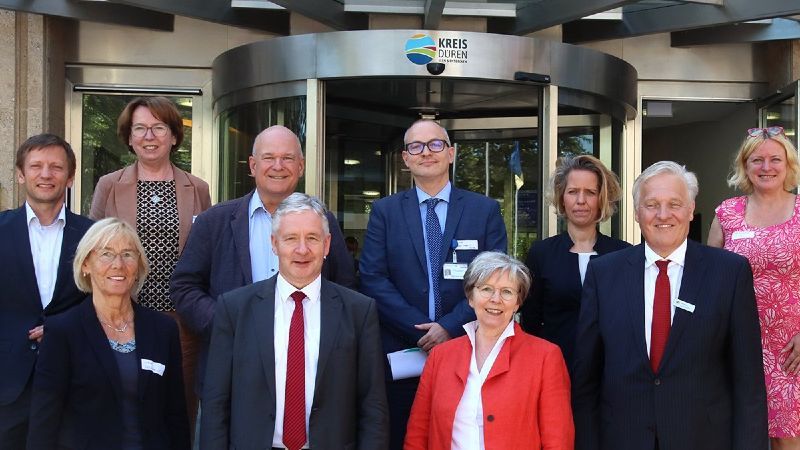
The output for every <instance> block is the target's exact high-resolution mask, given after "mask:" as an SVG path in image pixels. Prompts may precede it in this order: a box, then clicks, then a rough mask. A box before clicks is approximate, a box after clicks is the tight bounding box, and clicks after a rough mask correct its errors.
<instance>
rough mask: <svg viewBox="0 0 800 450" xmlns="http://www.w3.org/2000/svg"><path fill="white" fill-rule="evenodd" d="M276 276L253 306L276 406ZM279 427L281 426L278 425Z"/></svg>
mask: <svg viewBox="0 0 800 450" xmlns="http://www.w3.org/2000/svg"><path fill="white" fill-rule="evenodd" d="M276 279H277V278H276V277H275V276H273V277H271V278H269V279H267V280H266V283H264V289H263V290H262V291H261V292H259V293H258V299H257V300H256V301H255V302H254V304H253V317H252V323H253V324H255V330H256V338H257V339H258V343H257V344H256V345H257V347H258V353H259V355H260V356H261V365H262V366H263V368H264V377H265V378H266V380H267V386H269V395H270V396H271V399H272V404H273V405H274V404H275V280H276ZM276 426H279V425H276Z"/></svg>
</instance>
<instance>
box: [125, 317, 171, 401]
mask: <svg viewBox="0 0 800 450" xmlns="http://www.w3.org/2000/svg"><path fill="white" fill-rule="evenodd" d="M141 309H142V308H141V307H140V306H139V305H138V304H136V303H134V304H133V311H134V314H135V316H134V317H135V321H136V356H137V358H136V359H137V366H140V364H141V363H140V361H141V360H142V358H147V359H150V360H153V359H152V358H153V356H154V355H155V353H156V352H155V350H156V341H155V339H156V335H158V334H159V332H158V330H156V328H155V324H154V323H153V322H151V321H149V320H147V319H142V318H141V315H140V314H139V312H140V311H141ZM153 361H154V362H157V363H161V364H164V363H165V362H166V361H155V360H153ZM136 369H137V370H139V367H137V368H136ZM137 378H138V384H137V385H138V393H139V399H142V398H144V394H145V392H146V390H147V385H148V381H149V380H150V378H151V377H150V376H148V374H147V373H146V372H141V371H140V372H139V376H138V377H137Z"/></svg>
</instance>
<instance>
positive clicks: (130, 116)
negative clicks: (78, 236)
mask: <svg viewBox="0 0 800 450" xmlns="http://www.w3.org/2000/svg"><path fill="white" fill-rule="evenodd" d="M117 134H118V135H119V138H120V140H122V142H124V143H125V144H126V145H127V146H128V150H130V151H131V153H134V154H135V155H136V162H134V163H133V164H131V165H129V166H127V167H124V168H122V169H120V170H117V171H116V172H112V173H109V174H107V175H104V176H103V177H102V178H100V180H99V181H98V182H97V186H96V187H95V190H94V196H93V197H92V208H91V211H90V212H89V217H91V218H92V219H94V220H100V219H103V218H105V217H118V218H120V219H122V220H124V221H125V222H128V224H130V225H131V226H132V227H134V228H135V229H136V231H137V233H138V234H139V239H140V240H141V241H142V245H143V246H144V250H145V253H146V255H147V259H148V261H150V274H149V276H148V278H147V280H145V283H144V285H143V286H142V289H141V291H140V292H139V294H138V298H137V301H138V302H139V304H141V305H144V306H147V307H148V308H152V309H154V310H156V311H162V312H165V313H167V314H169V315H171V316H172V317H173V318H174V319H175V320H176V321H177V322H178V325H179V329H180V333H181V347H182V348H183V364H184V367H183V376H184V382H185V384H186V392H185V393H184V394H185V395H186V399H187V410H188V411H189V417H190V421H191V422H193V421H194V418H195V415H196V414H197V397H196V396H195V393H194V376H195V371H196V367H197V355H198V351H199V348H198V347H199V345H200V343H199V338H198V337H197V335H195V334H194V333H192V332H191V331H190V330H189V329H188V328H187V327H185V326H183V324H182V323H181V320H180V318H179V317H178V315H177V314H176V313H175V308H174V306H173V305H172V302H171V301H170V299H169V279H170V277H171V276H172V272H173V271H174V270H175V265H176V264H177V262H178V257H179V256H180V254H181V252H182V251H183V246H184V245H185V244H186V239H187V238H188V237H189V230H190V229H191V227H192V223H194V218H195V217H197V216H198V215H199V214H200V213H201V212H203V211H205V210H207V209H208V208H209V207H210V206H211V198H210V196H209V193H208V184H207V183H206V182H205V181H203V180H201V179H200V178H198V177H196V176H194V175H192V174H190V173H188V172H185V171H183V170H181V169H179V168H178V167H177V166H176V165H175V164H172V162H170V155H171V154H172V153H174V152H176V151H177V150H178V147H180V145H181V142H183V119H182V118H181V115H180V112H178V109H177V108H176V107H175V104H174V103H172V101H171V100H169V99H168V98H166V97H138V98H135V99H133V100H131V101H130V102H129V103H128V105H127V106H125V109H124V110H123V111H122V113H121V114H120V116H119V119H118V121H117Z"/></svg>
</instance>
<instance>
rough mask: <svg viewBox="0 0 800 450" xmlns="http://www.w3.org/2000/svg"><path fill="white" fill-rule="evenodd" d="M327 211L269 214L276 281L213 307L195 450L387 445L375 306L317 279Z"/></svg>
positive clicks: (303, 207)
mask: <svg viewBox="0 0 800 450" xmlns="http://www.w3.org/2000/svg"><path fill="white" fill-rule="evenodd" d="M328 227H329V223H328V219H327V216H326V214H325V207H324V206H323V205H322V204H321V203H320V202H319V200H317V199H315V198H313V197H309V196H307V195H305V194H300V193H295V194H292V195H291V196H289V197H288V198H287V199H286V200H285V201H284V202H283V203H281V205H280V206H279V207H278V209H277V210H276V211H275V214H274V220H273V222H272V236H271V240H272V249H273V251H274V252H275V254H277V255H278V261H279V272H278V274H277V275H275V276H273V277H271V278H269V279H267V280H264V281H260V282H257V283H254V284H252V285H249V286H245V287H243V288H240V289H236V290H234V291H232V292H229V293H226V294H222V295H221V296H220V299H219V301H218V302H217V312H216V314H215V318H214V331H213V334H212V339H211V349H210V352H209V361H210V363H209V366H208V373H207V374H206V384H205V390H204V395H203V413H202V419H201V420H202V425H201V427H200V447H201V449H203V450H206V449H228V448H237V449H263V448H270V447H272V448H286V449H289V450H299V449H300V448H303V447H305V448H313V449H320V450H326V449H329V450H342V449H349V450H356V449H361V450H382V449H385V448H386V446H387V441H388V412H387V406H386V394H385V392H384V384H383V355H382V353H381V347H380V336H379V334H378V316H377V312H376V307H375V301H374V300H372V299H370V298H367V297H365V296H363V295H361V294H359V293H357V292H354V291H351V290H349V289H346V288H343V287H341V286H339V285H337V284H334V283H331V282H330V281H327V280H325V279H324V278H322V277H321V275H320V274H321V271H322V265H323V260H324V258H325V256H326V255H327V254H328V250H329V248H330V245H331V236H330V232H329V228H328Z"/></svg>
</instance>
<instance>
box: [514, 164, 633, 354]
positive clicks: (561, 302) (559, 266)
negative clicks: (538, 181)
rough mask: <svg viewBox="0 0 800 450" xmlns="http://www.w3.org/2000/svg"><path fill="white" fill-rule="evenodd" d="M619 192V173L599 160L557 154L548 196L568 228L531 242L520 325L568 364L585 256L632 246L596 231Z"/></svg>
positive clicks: (612, 211)
mask: <svg viewBox="0 0 800 450" xmlns="http://www.w3.org/2000/svg"><path fill="white" fill-rule="evenodd" d="M619 196H620V187H619V181H617V176H616V175H615V174H614V173H613V172H611V171H610V170H608V168H606V166H605V165H604V164H603V163H602V162H601V161H600V160H599V159H597V158H595V157H594V156H590V155H579V156H575V157H571V158H563V159H561V160H560V161H559V163H558V164H557V166H556V170H555V171H554V172H553V175H552V176H551V177H550V201H551V202H552V204H553V206H554V207H555V208H556V211H557V212H558V214H559V215H560V216H561V217H564V218H565V219H566V222H567V229H566V231H564V232H563V233H561V234H559V235H557V236H553V237H550V238H548V239H545V240H542V241H538V242H535V243H534V244H533V245H532V246H531V248H530V251H529V252H528V258H527V259H526V261H525V264H526V265H527V266H528V268H529V269H530V271H531V275H532V276H533V286H532V288H531V291H530V294H529V295H528V299H527V301H526V302H525V306H524V307H523V308H522V310H521V313H522V328H523V329H524V330H525V331H527V332H528V333H531V334H533V335H535V336H539V337H541V338H544V339H547V340H548V341H550V342H553V343H555V344H558V346H559V347H561V351H562V352H563V353H564V359H565V360H566V361H567V366H568V367H570V368H571V367H572V355H573V350H574V348H575V332H576V327H577V323H578V312H579V310H580V300H581V292H582V289H583V279H584V277H585V275H586V268H587V266H588V264H589V260H590V259H591V258H594V257H597V256H600V255H604V254H606V253H610V252H613V251H616V250H620V249H623V248H625V247H628V246H630V244H628V243H627V242H625V241H621V240H619V239H615V238H612V237H609V236H606V235H604V234H602V233H600V232H599V231H598V230H597V225H598V224H599V223H600V222H604V221H606V220H608V219H610V218H611V216H612V215H614V212H615V211H616V202H617V201H618V200H619Z"/></svg>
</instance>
